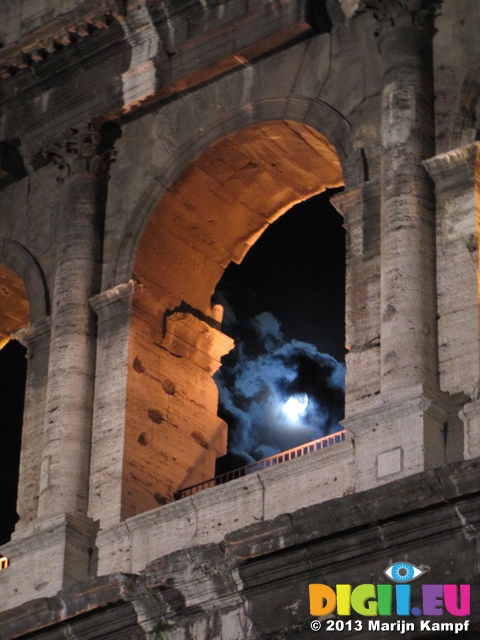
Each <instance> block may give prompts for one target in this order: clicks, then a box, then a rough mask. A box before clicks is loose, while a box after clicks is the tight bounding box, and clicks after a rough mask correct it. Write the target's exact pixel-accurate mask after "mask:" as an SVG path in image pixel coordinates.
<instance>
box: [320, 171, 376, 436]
mask: <svg viewBox="0 0 480 640" xmlns="http://www.w3.org/2000/svg"><path fill="white" fill-rule="evenodd" d="M332 204H333V206H334V207H335V208H336V209H337V210H338V211H339V213H341V214H342V216H343V217H344V220H345V227H346V229H347V239H346V245H347V246H346V248H347V256H346V293H345V296H346V299H345V338H346V348H347V350H348V353H347V355H346V356H345V362H346V365H347V371H346V378H345V418H346V419H347V420H348V418H349V417H350V416H351V415H352V414H355V413H358V411H359V410H363V404H364V403H365V400H366V399H368V398H371V397H372V396H375V395H376V394H378V393H379V392H380V184H379V183H378V182H377V181H371V182H365V183H364V184H362V185H360V186H359V187H356V188H355V189H351V190H349V191H343V192H342V193H339V194H337V195H336V196H334V197H333V198H332ZM360 406H361V407H362V409H360ZM345 424H347V423H345Z"/></svg>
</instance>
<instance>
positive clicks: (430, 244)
mask: <svg viewBox="0 0 480 640" xmlns="http://www.w3.org/2000/svg"><path fill="white" fill-rule="evenodd" d="M363 4H364V6H365V7H366V8H367V9H369V10H371V11H372V12H373V14H374V17H375V18H376V19H377V21H378V23H379V32H380V34H381V35H380V37H379V48H380V52H381V55H382V61H383V88H382V114H381V135H382V166H381V190H380V193H381V206H380V256H381V257H380V273H381V278H380V299H381V303H380V309H379V311H380V380H381V384H380V391H381V393H380V394H377V395H374V396H371V397H370V398H367V399H366V400H365V401H364V402H363V403H362V404H361V405H357V407H355V410H354V411H350V412H349V417H348V418H347V420H346V421H345V424H346V426H347V428H348V429H349V430H351V431H352V432H354V433H355V464H356V480H355V484H356V490H357V491H359V490H360V491H361V490H365V489H369V488H371V487H375V486H378V485H381V484H385V483H387V482H391V481H392V480H396V479H398V478H400V477H403V476H407V475H411V474H414V473H418V472H420V471H423V470H425V469H428V468H432V467H436V466H440V465H442V464H444V463H445V461H446V446H445V441H446V433H447V430H448V421H449V419H450V407H448V405H447V404H446V403H445V400H444V397H443V396H442V394H441V393H440V391H439V388H438V359H437V332H436V277H435V276H436V264H435V201H434V194H433V185H432V184H431V181H430V178H429V176H428V173H427V172H426V170H425V168H424V167H423V164H422V163H423V161H424V160H425V159H426V158H428V157H430V155H431V154H432V153H433V150H434V118H433V74H432V52H431V38H432V33H433V21H432V10H433V8H434V7H435V4H436V2H435V1H434V0H418V1H414V2H412V1H410V2H407V1H406V0H405V1H403V0H370V1H368V2H367V1H365V2H364V3H363Z"/></svg>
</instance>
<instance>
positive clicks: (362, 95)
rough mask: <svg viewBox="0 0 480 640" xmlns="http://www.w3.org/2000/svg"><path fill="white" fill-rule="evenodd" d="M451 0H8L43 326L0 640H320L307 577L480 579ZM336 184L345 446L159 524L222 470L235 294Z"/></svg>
mask: <svg viewBox="0 0 480 640" xmlns="http://www.w3.org/2000/svg"><path fill="white" fill-rule="evenodd" d="M435 4H436V3H434V2H421V3H415V2H407V0H405V1H400V2H396V1H395V2H393V1H392V0H371V1H368V2H364V3H359V2H356V1H354V0H325V2H313V1H307V0H305V1H302V2H297V1H296V0H280V1H278V2H270V1H268V0H258V1H255V2H244V1H243V0H226V1H225V2H217V1H215V2H213V1H212V2H210V1H209V0H207V1H206V2H203V1H202V2H200V1H199V0H185V1H182V2H178V3H177V2H175V3H174V2H172V3H165V2H159V1H157V0H151V1H149V2H133V1H132V2H130V1H127V2H113V0H104V2H101V3H92V2H90V1H85V2H82V3H74V4H70V3H58V2H51V1H49V0H45V1H44V2H41V3H40V4H39V3H33V2H27V1H24V2H19V3H8V5H7V4H6V3H2V2H0V18H3V19H2V20H0V23H1V26H0V41H1V43H2V45H3V47H2V48H0V143H1V147H0V151H1V154H0V239H1V240H0V242H1V244H0V263H1V264H2V265H5V267H7V268H8V269H11V270H13V272H14V273H15V274H16V276H15V278H13V280H15V282H13V280H12V282H10V283H9V288H8V291H9V292H10V291H11V292H15V291H16V292H17V293H14V295H12V298H14V299H15V304H14V306H15V308H16V309H17V310H18V309H20V307H21V305H22V304H23V308H24V311H25V314H24V315H23V316H22V317H23V318H24V320H23V321H21V322H20V321H19V322H20V324H24V323H26V322H27V319H26V318H27V315H26V305H25V296H24V295H23V288H22V281H23V284H24V286H25V292H26V298H27V299H28V303H29V314H30V325H31V326H30V327H28V328H25V329H24V330H23V331H22V332H20V333H19V334H18V336H17V338H18V339H21V340H22V341H23V342H24V343H25V344H26V345H27V348H28V377H27V391H26V408H25V416H24V429H23V443H22V457H21V473H20V483H19V496H18V511H19V514H20V517H21V519H20V522H19V523H18V525H17V527H16V530H15V532H14V534H13V536H12V540H11V542H10V543H8V544H7V545H6V546H5V547H4V548H2V553H5V554H6V555H7V556H8V557H9V559H10V562H11V563H10V566H9V567H8V568H7V569H3V570H1V571H0V609H1V610H3V611H6V613H4V614H3V616H2V617H1V618H0V637H4V636H5V637H21V636H22V634H26V633H30V632H34V630H35V629H34V627H32V622H31V618H29V615H32V616H34V617H35V620H36V622H34V623H33V624H34V625H45V626H46V627H48V626H49V625H57V624H59V625H60V626H59V627H57V631H58V633H60V634H62V633H63V630H64V627H62V624H64V623H65V624H67V625H72V626H70V627H69V628H70V630H72V629H73V630H74V631H72V633H74V634H76V635H78V637H83V636H82V635H81V634H82V633H83V631H81V629H80V627H79V626H78V625H80V626H81V623H80V622H78V621H76V620H74V618H75V616H77V614H78V615H80V614H82V615H83V614H88V612H91V611H94V610H95V609H96V608H98V607H103V606H104V605H105V607H106V608H105V609H104V610H103V612H102V613H98V617H97V614H95V615H92V616H90V617H88V615H87V618H88V620H89V622H88V623H87V627H88V625H89V624H90V623H91V624H92V625H93V628H94V629H95V625H97V624H98V625H101V624H103V622H102V621H104V622H105V624H107V625H111V624H112V616H111V615H110V613H111V612H114V611H117V612H119V620H118V627H115V626H114V627H113V628H112V629H111V630H110V631H109V634H110V635H109V637H112V638H113V637H115V638H121V637H128V638H133V637H139V638H140V637H145V636H146V634H148V633H151V632H152V633H153V632H154V631H155V624H157V623H159V622H158V621H159V620H160V622H161V624H160V623H159V624H160V626H158V627H157V629H156V632H158V633H160V631H162V632H163V631H168V636H166V637H171V638H172V640H174V639H175V640H179V639H181V640H183V638H186V637H188V633H190V636H193V637H198V638H200V637H205V638H216V637H222V638H224V639H227V638H228V639H230V638H232V640H233V638H235V637H237V636H238V635H241V636H242V637H251V638H256V637H262V638H268V637H272V638H273V637H278V634H280V633H282V629H284V630H286V631H285V633H286V634H287V635H286V636H285V637H302V636H301V635H298V634H304V635H306V634H307V633H308V634H310V630H309V628H308V625H309V618H308V612H307V609H306V602H307V601H306V599H305V596H304V595H303V596H301V597H297V596H296V595H292V594H293V593H294V592H295V594H296V592H297V591H298V589H299V588H300V589H301V588H302V587H301V586H300V584H299V582H302V580H303V578H302V579H301V580H300V578H298V576H299V575H302V572H303V575H304V576H306V575H307V574H308V579H307V580H306V582H305V584H306V583H307V582H308V580H309V579H310V578H311V579H320V577H321V578H322V580H323V577H326V579H327V578H328V579H330V578H331V579H332V581H334V582H335V581H338V580H340V579H343V580H347V577H348V576H347V573H348V572H347V571H346V568H344V566H346V565H348V566H349V567H351V566H355V567H356V572H355V573H354V577H352V578H351V580H352V581H353V579H354V578H355V577H357V576H358V579H359V580H360V579H362V580H363V578H361V576H362V575H363V574H364V572H365V571H367V568H368V566H374V567H375V569H374V573H375V575H377V574H378V575H380V573H381V571H382V570H383V568H385V567H384V565H385V564H386V563H387V556H388V557H389V559H391V558H390V554H393V555H395V557H405V558H407V557H409V558H411V557H412V556H411V554H412V553H413V552H415V553H419V555H420V556H421V558H420V559H419V562H427V561H428V562H429V563H430V564H431V565H432V566H433V565H435V563H437V565H438V566H439V567H441V568H440V569H439V570H438V573H437V574H436V575H437V576H438V579H439V580H443V576H444V575H446V573H447V572H448V571H450V575H452V576H454V577H455V579H458V580H465V581H470V582H472V584H475V585H476V580H477V576H476V574H475V572H474V571H473V570H472V569H471V567H473V566H476V555H475V554H476V551H475V550H476V542H477V529H476V527H477V520H478V518H477V514H476V509H477V505H476V502H475V499H474V496H475V495H476V492H477V488H476V484H475V481H474V479H473V475H471V474H473V471H474V470H475V469H476V461H475V459H476V458H477V457H478V456H480V419H479V417H478V416H479V407H478V400H477V396H478V380H479V376H480V370H479V367H480V364H479V362H480V355H479V354H480V338H479V336H480V330H479V314H478V222H477V208H478V190H477V187H478V167H477V164H478V163H477V155H478V144H477V142H476V139H477V138H478V135H477V133H476V123H475V117H476V115H477V111H478V105H477V103H478V96H479V95H480V89H479V87H480V73H479V71H478V69H479V63H478V60H479V53H480V52H479V50H478V49H479V47H478V44H477V34H478V31H479V28H480V15H479V14H478V10H477V7H476V2H475V1H474V0H444V1H443V2H442V3H441V5H442V7H441V11H439V12H438V14H437V15H436V16H435V17H434V18H433V16H432V17H431V18H429V14H428V12H427V13H424V12H423V11H422V9H426V8H428V7H433V5H435ZM429 20H430V21H429ZM429 176H430V177H429ZM340 185H344V187H345V189H344V192H343V193H342V194H340V195H337V196H336V199H335V206H337V208H338V210H339V211H340V212H341V213H342V215H343V216H344V218H345V225H346V228H347V275H346V345H347V347H348V350H349V352H348V355H347V367H348V368H347V380H346V418H345V426H346V428H347V441H346V442H345V443H344V444H342V445H337V446H336V447H334V448H332V449H331V450H328V451H326V452H318V453H316V454H311V455H310V456H308V457H306V458H304V459H300V460H295V461H292V462H290V463H289V464H285V465H282V466H281V467H278V468H276V469H273V470H266V471H264V472H261V473H258V474H253V475H252V476H249V477H247V478H245V479H241V480H239V481H237V482H234V483H232V484H230V485H227V486H223V487H216V488H213V489H211V490H208V491H205V492H204V493H199V494H197V495H195V496H194V497H192V498H189V499H187V500H183V501H180V502H177V503H172V504H167V505H165V506H162V507H158V505H159V504H163V503H164V502H169V501H170V500H171V499H172V497H173V494H174V492H175V491H176V490H177V489H178V488H180V487H181V486H182V485H185V484H191V483H194V482H196V481H199V480H204V479H207V478H208V477H210V476H212V475H213V472H212V470H213V468H214V461H215V457H216V456H218V455H220V454H221V453H223V451H224V450H225V436H226V433H225V425H224V424H223V423H222V421H221V420H220V419H219V418H218V416H217V415H216V402H217V393H216V389H215V386H214V383H213V381H212V378H211V376H212V374H213V372H214V370H215V369H216V367H218V366H219V364H220V358H221V355H222V354H223V353H225V352H227V351H228V350H229V348H231V342H230V341H229V340H228V339H226V337H225V336H223V334H222V333H221V331H220V320H221V313H220V310H219V309H211V308H210V297H211V294H212V292H213V290H214V288H215V285H216V282H217V281H218V279H219V278H220V277H221V275H222V272H223V270H224V269H225V267H226V266H227V265H228V263H229V262H230V261H231V260H234V261H236V262H240V261H241V260H242V258H243V257H244V255H245V254H246V252H247V251H248V249H249V248H250V246H251V245H252V244H253V243H254V242H255V241H256V239H257V238H258V237H259V235H260V234H261V233H262V232H263V230H264V229H265V228H266V227H267V226H268V225H269V224H271V223H272V222H274V220H275V219H276V218H277V217H278V216H280V215H281V214H282V213H284V212H285V211H286V210H287V209H288V208H289V207H290V206H292V205H293V204H294V203H296V202H298V201H300V200H303V199H306V198H308V197H310V196H312V195H313V194H316V193H320V192H321V191H323V190H324V189H325V188H328V187H332V186H340ZM2 269H3V266H2ZM1 273H8V271H5V270H2V271H1ZM15 283H16V284H17V285H19V286H17V287H16V288H15V287H14V284H15ZM0 304H1V305H3V306H5V304H6V303H4V302H3V300H2V299H1V298H0ZM1 311H2V312H4V308H2V310H1ZM6 315H8V313H7V314H5V313H3V315H2V314H1V313H0V319H1V318H2V317H6ZM15 315H18V314H15ZM17 319H18V317H17ZM3 324H5V326H3ZM15 328H20V327H19V326H17V325H15ZM2 330H3V331H4V332H6V331H7V326H6V321H5V323H3V322H1V323H0V335H1V334H2ZM8 331H10V330H8ZM462 458H464V459H465V460H473V461H472V462H470V463H462V464H463V466H462V464H458V465H457V466H451V467H449V468H448V469H447V467H446V465H447V464H448V463H451V462H454V461H459V460H461V459H462ZM431 469H440V471H435V472H433V471H429V470H431ZM442 469H446V470H442ZM416 474H417V475H416ZM418 474H420V475H418ZM414 478H415V480H414ZM395 481H398V482H395ZM415 483H416V484H415ZM462 483H463V484H462ZM382 485H388V486H386V487H382ZM417 485H419V486H421V487H422V489H421V492H423V493H421V495H418V494H417V493H416V489H415V487H416V486H417ZM395 487H396V489H395ZM390 488H391V489H390ZM396 490H398V491H400V494H399V495H400V497H399V498H398V499H396V500H395V501H394V506H393V507H391V506H390V505H389V500H390V501H391V495H392V494H391V492H394V491H396ZM352 493H356V494H357V495H355V496H350V495H349V494H352ZM447 494H448V495H447ZM372 496H373V497H372ZM402 496H403V497H402ZM412 496H413V497H412ZM372 500H373V502H372ZM444 500H446V501H447V503H448V504H443V501H444ZM427 507H428V508H429V509H430V512H429V514H430V515H429V514H428V513H425V514H422V513H421V510H422V509H423V508H427ZM299 510H300V511H299ZM380 510H381V511H382V515H381V517H380V516H378V515H375V514H378V512H379V511H380ZM363 511H365V513H366V514H367V515H364V514H362V512H363ZM372 513H373V514H374V516H375V517H371V515H372ZM291 514H293V516H292V515H291ZM465 514H467V515H465ZM302 518H304V519H303V520H302ZM380 521H381V525H380V524H378V523H379V522H380ZM292 522H293V524H292ZM314 522H315V523H316V524H315V526H313V523H314ZM318 522H320V526H318ZM372 523H374V525H373V526H372ZM399 523H401V524H399ZM377 525H378V527H380V528H379V529H377V528H376V527H377ZM427 525H428V527H430V528H429V529H428V533H425V531H426V530H427V529H426V527H427ZM245 527H246V528H245ZM326 527H328V535H327V534H326V531H327V529H326ZM428 527H427V528H428ZM355 528H356V531H354V529H355ZM412 528H413V530H414V531H415V533H414V534H411V531H412ZM359 531H360V533H359ZM449 535H451V536H452V540H453V542H452V541H448V536H449ZM389 536H391V538H390V537H389ZM355 545H357V547H356V548H358V549H368V552H365V553H364V552H363V551H362V552H361V553H360V552H358V553H352V554H350V552H349V551H348V549H350V548H352V546H353V547H355ZM437 548H438V553H437V554H436V551H437ZM339 549H341V551H339ZM458 549H460V550H461V554H462V561H461V562H460V561H459V562H458V564H455V563H454V562H452V560H451V557H452V554H453V553H454V552H455V551H457V550H458ZM272 552H276V553H272ZM435 554H436V555H435ZM393 555H392V557H393ZM373 556H375V557H373ZM275 558H278V559H279V560H278V562H277V560H276V559H275ZM317 561H318V562H317ZM282 563H284V565H283V564H282ZM342 563H343V564H342ZM205 564H209V565H211V567H212V571H213V575H214V577H213V578H211V579H210V578H208V577H206V576H205V575H203V574H202V571H203V567H204V566H205ZM367 565H368V566H367ZM282 566H283V568H282ZM285 567H287V569H285ZM335 567H337V569H335ZM338 567H342V569H341V570H340V569H338ZM118 571H123V572H127V573H134V574H138V576H133V577H117V578H115V577H114V578H111V577H110V578H109V577H108V575H109V574H114V573H115V572H118ZM289 571H291V572H292V573H291V575H293V576H297V577H295V578H290V577H289V575H287V574H288V572H289ZM285 572H286V573H285ZM305 572H306V573H305ZM367 573H368V571H367ZM98 576H101V577H100V578H99V577H98ZM265 576H266V577H265ZM319 576H320V577H319ZM87 578H91V579H92V581H91V582H87V583H86V586H84V587H77V586H72V587H70V589H71V590H70V591H66V592H63V593H62V594H61V595H60V596H58V598H57V599H55V598H56V596H55V594H57V592H59V590H60V589H62V588H65V587H69V586H70V585H74V583H76V582H77V581H78V580H81V579H87ZM277 578H278V586H276V581H277ZM349 579H350V578H349ZM302 584H304V583H303V582H302ZM219 585H220V586H219ZM222 585H223V586H222ZM223 587H225V588H224V589H223ZM97 588H98V590H99V591H96V589H97ZM89 589H92V590H93V591H92V592H95V593H97V594H100V595H98V597H97V596H92V595H91V594H90V595H87V593H88V591H89ZM132 589H133V591H134V592H135V593H137V591H139V592H141V596H139V597H138V598H137V596H136V595H135V596H134V597H132V596H131V594H132V591H131V590H132ZM222 589H223V590H222ZM136 590H137V591H136ZM240 591H241V592H242V595H241V596H240V595H239V592H240ZM153 592H155V594H156V595H155V598H153V596H152V593H153ZM160 592H162V593H164V594H167V595H165V602H163V600H162V598H161V597H160V596H158V593H160ZM126 594H127V595H126ZM272 594H274V595H273V596H272ZM41 596H44V597H46V598H53V599H51V600H50V599H49V600H42V601H41V603H40V604H39V606H41V607H45V608H44V609H43V612H42V613H39V610H38V609H37V608H36V607H37V605H25V604H24V603H25V602H27V601H28V600H34V599H36V598H38V597H41ZM157 596H158V597H159V598H160V605H159V604H158V600H157V599H156V597H157ZM272 597H273V600H274V602H275V605H276V606H275V607H273V606H271V604H270V602H271V600H269V598H270V599H271V598H272ZM76 598H77V600H76V603H77V604H75V599H76ZM219 601H221V609H220V612H217V613H215V612H214V611H213V608H214V607H216V606H217V603H218V602H219ZM167 602H168V603H169V604H166V603H167ZM172 603H173V604H172ZM37 604H38V603H37ZM18 606H23V607H24V608H22V609H18V610H17V611H16V612H8V609H12V608H13V607H18ZM30 606H33V608H32V609H30V608H29V607H30ZM279 611H281V612H283V613H281V615H280V614H279V613H278V612H279ZM70 612H72V613H70ZM120 612H121V613H120ZM285 612H288V613H285ZM284 614H285V615H284ZM89 615H90V614H89ZM15 616H17V617H15ZM113 617H114V615H113ZM87 618H83V619H84V620H86V619H87ZM474 620H475V622H478V621H477V619H476V618H475V619H474ZM40 621H43V622H40ZM164 622H165V624H172V625H174V627H173V629H172V628H170V627H168V628H164V627H162V624H164ZM15 625H16V627H15ZM28 625H30V626H28ZM122 625H124V626H122ZM57 631H52V633H53V634H55V633H57ZM45 633H46V634H47V635H44V637H50V635H48V634H50V633H51V632H50V631H45ZM68 633H70V631H69V632H68ZM93 633H97V631H94V632H93ZM12 634H13V635H12ZM15 634H16V635H15ZM288 634H290V635H288ZM295 634H296V635H295ZM51 637H52V638H53V637H54V636H51ZM93 637H95V636H93ZM385 637H388V635H386V636H385ZM472 637H473V636H472Z"/></svg>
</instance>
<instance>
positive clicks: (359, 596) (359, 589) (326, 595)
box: [310, 562, 470, 633]
mask: <svg viewBox="0 0 480 640" xmlns="http://www.w3.org/2000/svg"><path fill="white" fill-rule="evenodd" d="M427 570H428V569H427ZM427 570H426V569H423V568H421V567H417V566H415V565H414V564H411V563H410V562H394V563H393V564H392V565H390V566H389V567H387V568H386V569H385V571H384V574H385V576H386V577H387V578H388V579H389V580H390V581H391V582H393V583H394V584H376V585H375V584H360V585H358V586H356V587H355V588H352V585H350V584H337V585H336V588H335V589H332V588H331V587H329V586H328V585H326V584H311V585H310V613H311V615H313V616H316V617H319V618H320V617H326V616H329V615H331V614H333V613H334V612H335V610H336V614H337V616H339V617H347V616H348V617H349V616H351V615H352V614H353V615H354V614H357V615H359V616H364V617H368V618H377V617H383V616H385V617H386V616H391V615H395V614H396V615H397V616H402V617H403V616H405V617H407V616H408V617H409V616H416V617H418V616H424V617H428V618H432V617H435V618H437V619H438V616H442V615H444V614H450V615H452V616H456V617H466V616H469V615H470V585H469V584H460V585H457V584H423V585H422V587H421V594H420V593H418V592H417V590H415V604H416V605H417V603H418V605H419V606H413V607H412V606H411V605H412V585H411V584H410V583H411V582H413V581H414V580H416V579H417V578H420V577H421V576H422V575H424V574H425V573H426V571H427ZM419 601H420V602H419ZM327 622H328V623H332V624H333V626H334V629H331V630H336V631H338V630H342V629H343V627H344V626H345V628H349V627H348V625H347V626H346V625H345V623H344V622H343V621H341V620H340V621H339V620H337V621H336V622H335V621H333V620H329V621H327ZM339 622H340V623H341V624H340V625H338V623H339ZM315 623H316V624H315V625H314V624H313V623H312V629H314V630H319V629H320V628H321V623H320V621H318V620H316V621H315ZM354 624H356V625H357V627H356V629H355V630H357V631H359V630H361V628H363V624H362V622H361V621H355V623H354ZM318 625H320V626H318ZM335 625H338V626H339V627H342V629H339V628H337V627H336V626H335ZM359 625H360V626H359ZM468 625H469V621H468V620H465V621H463V622H458V623H452V622H450V623H440V622H437V621H436V620H434V621H433V622H432V621H431V620H421V621H420V631H453V632H454V633H459V632H460V631H465V630H467V629H468ZM328 626H332V625H330V624H327V625H326V628H327V630H330V629H329V628H328ZM350 626H352V624H350ZM352 628H353V627H352ZM368 628H369V630H370V631H387V630H389V631H393V630H396V631H399V632H400V633H405V632H406V631H413V630H415V625H414V623H413V622H406V621H405V620H401V621H395V622H391V623H387V622H385V623H383V622H381V621H380V620H376V621H369V624H368Z"/></svg>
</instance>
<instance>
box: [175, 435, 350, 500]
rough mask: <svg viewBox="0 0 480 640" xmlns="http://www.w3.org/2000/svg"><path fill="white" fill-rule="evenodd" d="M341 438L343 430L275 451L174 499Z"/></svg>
mask: <svg viewBox="0 0 480 640" xmlns="http://www.w3.org/2000/svg"><path fill="white" fill-rule="evenodd" d="M343 440H345V430H343V431H337V433H332V434H330V435H328V436H324V437H323V438H319V439H318V440H312V442H307V443H305V444H302V445H300V446H299V447H295V448H294V449H288V450H287V451H282V452H281V453H277V454H276V455H274V456H270V457H269V458H264V459H263V460H257V461H256V462H252V463H251V464H247V465H245V466H244V467H240V468H239V469H235V470H234V471H229V472H228V473H223V474H222V475H220V476H216V477H215V478H211V479H210V480H205V481H204V482H199V483H198V484H194V485H192V486H191V487H185V488H184V489H179V490H178V491H177V492H176V493H175V500H180V499H181V498H187V497H188V496H193V495H195V494H196V493H198V492H199V491H203V489H209V488H210V487H217V486H218V485H220V484H225V483H226V482H230V481H231V480H236V479H237V478H243V477H244V476H248V475H249V474H250V473H255V472H256V471H262V470H263V469H270V468H272V467H275V466H277V464H281V463H282V462H287V461H288V460H294V459H295V458H301V457H302V456H306V455H307V454H309V453H313V451H318V450H319V449H325V448H326V447H330V446H331V445H332V444H336V443H338V442H343Z"/></svg>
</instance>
